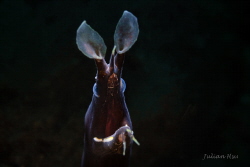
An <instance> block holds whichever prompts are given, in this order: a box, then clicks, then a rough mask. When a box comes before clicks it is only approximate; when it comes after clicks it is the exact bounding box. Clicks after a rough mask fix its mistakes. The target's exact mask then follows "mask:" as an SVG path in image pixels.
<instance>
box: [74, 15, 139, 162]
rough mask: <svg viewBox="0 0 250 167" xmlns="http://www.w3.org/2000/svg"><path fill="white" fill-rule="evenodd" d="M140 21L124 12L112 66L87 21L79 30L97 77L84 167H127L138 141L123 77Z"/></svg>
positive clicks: (80, 41)
mask: <svg viewBox="0 0 250 167" xmlns="http://www.w3.org/2000/svg"><path fill="white" fill-rule="evenodd" d="M138 34H139V26H138V22H137V18H136V17H135V16H134V15H133V14H132V13H130V12H128V11H124V12H123V15H122V17H121V18H120V20H119V21H118V24H117V26H116V29H115V33H114V48H113V50H112V53H111V56H110V60H109V63H106V61H105V59H104V58H105V54H106V49H107V47H106V45H105V43H104V41H103V39H102V37H101V36H100V35H99V34H98V33H97V32H96V31H95V30H93V29H92V28H91V27H90V26H89V25H88V24H87V22H86V21H83V22H82V24H81V25H80V27H79V28H78V29H77V35H76V44H77V46H78V48H79V50H80V51H81V52H82V53H83V54H84V55H86V56H87V57H89V58H91V59H94V61H95V64H96V68H97V74H96V77H95V80H96V82H95V84H94V86H93V96H92V101H91V103H90V105H89V107H88V110H87V112H86V114H85V119H84V129H85V134H84V151H83V156H82V162H81V167H118V166H119V167H128V166H129V164H130V154H131V150H132V144H133V142H135V143H136V144H138V145H140V144H139V142H138V141H137V140H136V139H135V137H134V134H133V130H132V122H131V119H130V115H129V111H128V108H127V105H126V102H125V97H124V91H125V89H126V83H125V81H124V80H123V79H122V78H121V76H122V68H123V63H124V58H125V52H127V51H128V50H129V49H130V48H131V46H132V45H133V44H134V43H135V41H136V40H137V37H138Z"/></svg>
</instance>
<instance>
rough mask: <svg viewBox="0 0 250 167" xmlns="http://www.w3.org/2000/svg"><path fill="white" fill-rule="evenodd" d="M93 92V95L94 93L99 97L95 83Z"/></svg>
mask: <svg viewBox="0 0 250 167" xmlns="http://www.w3.org/2000/svg"><path fill="white" fill-rule="evenodd" d="M93 93H94V95H95V96H96V97H100V95H98V89H97V85H96V83H95V84H94V86H93Z"/></svg>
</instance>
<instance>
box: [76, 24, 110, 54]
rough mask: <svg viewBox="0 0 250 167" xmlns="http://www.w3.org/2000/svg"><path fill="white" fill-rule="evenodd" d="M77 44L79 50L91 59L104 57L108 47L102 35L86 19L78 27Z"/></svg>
mask: <svg viewBox="0 0 250 167" xmlns="http://www.w3.org/2000/svg"><path fill="white" fill-rule="evenodd" d="M76 44H77V46H78V48H79V50H80V51H81V52H82V53H83V54H85V55H86V56H87V57H89V58H91V59H103V58H104V57H105V54H106V50H107V47H106V45H105V43H104V41H103V39H102V37H101V36H100V35H99V34H98V33H97V32H96V31H95V30H93V29H92V28H91V27H90V26H89V25H88V24H87V23H86V21H83V23H82V24H81V25H80V27H79V28H78V29H77V35H76Z"/></svg>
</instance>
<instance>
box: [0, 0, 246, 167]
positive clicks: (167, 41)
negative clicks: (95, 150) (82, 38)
mask: <svg viewBox="0 0 250 167" xmlns="http://www.w3.org/2000/svg"><path fill="white" fill-rule="evenodd" d="M249 7H250V5H249V2H247V1H226V0H225V1H223V0H185V1H184V0H175V1H170V0H169V1H158V0H154V1H153V0H137V1H126V0H123V1H120V0H116V1H97V0H81V1H80V0H71V1H70V0H61V1H58V0H1V1H0V79H1V80H0V167H30V166H32V167H40V166H41V167H44V166H46V167H50V166H51V167H57V166H58V167H59V166H60V167H62V166H63V167H67V166H68V167H72V166H80V161H81V154H82V150H83V134H84V129H83V118H84V114H85V112H86V110H87V107H88V105H89V103H90V101H91V97H92V86H93V84H94V77H95V74H96V69H95V64H94V61H93V60H91V59H88V58H87V57H86V56H84V55H83V54H82V53H81V52H80V51H79V50H78V48H77V46H76V43H75V37H76V30H77V28H78V27H79V25H80V24H81V23H82V21H83V20H87V23H88V24H89V25H90V26H91V27H92V28H93V29H94V30H96V31H97V32H98V33H99V34H100V35H101V36H102V37H103V39H104V41H105V43H106V45H107V47H108V50H107V55H106V58H107V59H108V58H109V55H110V53H111V50H112V48H113V33H114V30H115V26H116V24H117V22H118V20H119V18H120V17H121V15H122V13H123V11H124V10H128V11H130V12H132V13H133V14H134V15H135V16H136V17H137V18H138V22H139V28H140V33H139V37H138V41H137V42H136V43H135V45H134V46H133V47H132V48H131V49H130V50H129V52H127V54H126V60H125V64H124V71H123V78H124V80H125V81H126V84H127V89H126V92H125V96H126V101H127V105H128V108H129V110H130V115H131V118H132V121H133V126H134V129H133V130H134V133H135V137H136V138H137V139H138V141H139V142H140V143H141V145H140V146H139V147H138V146H136V145H134V146H133V154H132V157H131V167H139V166H145V167H146V166H150V167H153V166H154V167H155V166H169V167H172V166H202V167H206V166H220V167H222V166H249V162H250V161H249V160H248V159H249V150H250V145H249V141H250V137H249V116H250V114H249V112H250V87H249V85H250V75H249V71H250V43H249V38H248V36H247V32H248V31H249V27H248V24H249V22H250V21H249V16H250V15H249V13H248V11H249V9H250V8H249ZM204 154H208V155H211V154H214V155H228V154H232V155H236V156H238V158H237V159H229V158H225V159H205V160H202V159H203V157H204ZM247 163H248V165H247Z"/></svg>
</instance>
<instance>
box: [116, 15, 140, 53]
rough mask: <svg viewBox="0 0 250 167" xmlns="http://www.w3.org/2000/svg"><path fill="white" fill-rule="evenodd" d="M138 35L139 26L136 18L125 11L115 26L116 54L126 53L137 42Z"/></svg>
mask: <svg viewBox="0 0 250 167" xmlns="http://www.w3.org/2000/svg"><path fill="white" fill-rule="evenodd" d="M138 34H139V25H138V22H137V18H136V17H135V16H134V15H133V14H132V13H130V12H128V11H126V10H125V11H124V12H123V15H122V17H121V18H120V20H119V22H118V24H117V26H116V30H115V34H114V41H115V46H116V51H117V53H119V54H122V53H125V52H126V51H128V50H129V49H130V48H131V46H132V45H133V44H134V43H135V41H136V40H137V37H138Z"/></svg>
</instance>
